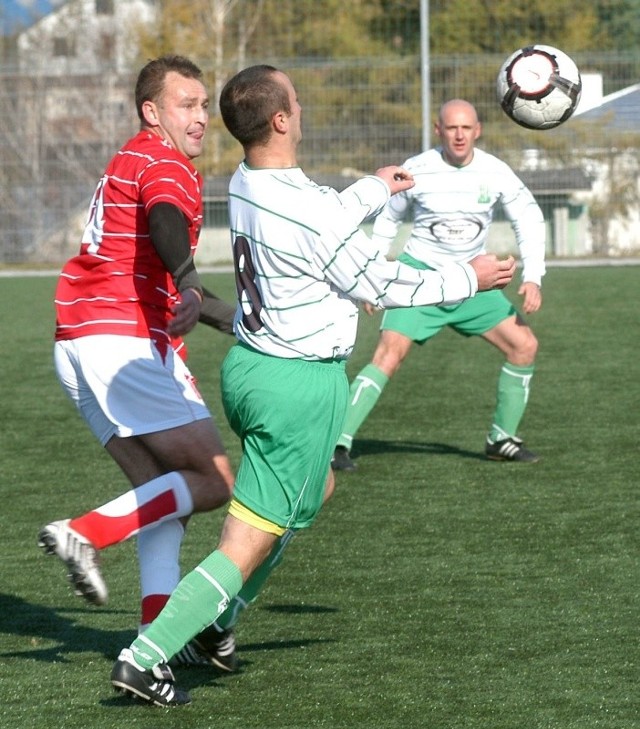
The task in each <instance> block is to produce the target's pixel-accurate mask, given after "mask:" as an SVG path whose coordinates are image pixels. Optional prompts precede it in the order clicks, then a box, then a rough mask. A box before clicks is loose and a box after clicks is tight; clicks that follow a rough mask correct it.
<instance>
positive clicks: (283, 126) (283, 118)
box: [273, 111, 289, 133]
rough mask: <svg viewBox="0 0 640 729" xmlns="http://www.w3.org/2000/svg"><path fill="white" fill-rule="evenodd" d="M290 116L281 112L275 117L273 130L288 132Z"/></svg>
mask: <svg viewBox="0 0 640 729" xmlns="http://www.w3.org/2000/svg"><path fill="white" fill-rule="evenodd" d="M288 121H289V116H288V115H287V114H285V112H284V111H279V112H278V113H277V114H274V115H273V128H274V129H275V130H276V131H277V132H280V133H282V132H286V131H287V128H288Z"/></svg>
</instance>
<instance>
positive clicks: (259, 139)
mask: <svg viewBox="0 0 640 729" xmlns="http://www.w3.org/2000/svg"><path fill="white" fill-rule="evenodd" d="M276 73H278V69H277V68H275V67H274V66H269V65H267V64H262V65H258V66H249V68H245V69H244V70H243V71H240V72H239V73H237V74H236V75H235V76H233V77H232V78H230V79H229V80H228V81H227V83H226V84H225V85H224V88H223V89H222V93H221V94H220V114H221V115H222V121H223V122H224V124H225V126H226V127H227V129H228V130H229V132H231V134H232V135H233V136H234V137H235V138H236V139H237V140H238V141H239V142H240V144H242V145H243V146H251V145H254V144H263V143H265V142H266V141H267V140H268V139H269V136H270V134H271V120H272V119H273V117H274V115H275V114H277V113H278V112H279V111H284V112H285V113H286V114H291V104H290V103H289V94H288V92H287V90H286V88H285V87H284V86H283V85H282V84H281V83H280V82H279V81H278V80H277V79H276V78H275V74H276Z"/></svg>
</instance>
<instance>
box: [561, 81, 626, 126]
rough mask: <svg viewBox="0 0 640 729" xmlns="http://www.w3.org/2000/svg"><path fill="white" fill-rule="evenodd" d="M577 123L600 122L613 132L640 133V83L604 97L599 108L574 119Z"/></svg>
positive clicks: (575, 116) (576, 115) (577, 114)
mask: <svg viewBox="0 0 640 729" xmlns="http://www.w3.org/2000/svg"><path fill="white" fill-rule="evenodd" d="M573 119H574V121H576V122H581V121H584V122H599V123H601V124H602V125H603V126H604V128H605V129H608V130H610V131H612V132H614V131H615V132H633V133H638V132H639V131H640V124H639V123H638V119H640V83H638V84H634V85H633V86H627V87H626V88H624V89H621V90H620V91H616V92H615V93H613V94H608V95H607V96H603V97H602V101H601V102H600V103H599V104H598V106H596V107H594V108H591V109H589V110H588V111H585V112H582V113H576V114H574V117H573Z"/></svg>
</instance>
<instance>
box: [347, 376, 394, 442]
mask: <svg viewBox="0 0 640 729" xmlns="http://www.w3.org/2000/svg"><path fill="white" fill-rule="evenodd" d="M387 382H389V378H388V377H387V376H386V375H385V374H384V372H382V370H379V369H378V368H377V367H376V366H375V365H372V364H368V365H367V366H366V367H365V368H364V369H362V370H361V371H360V373H359V374H358V375H356V378H355V380H354V381H353V382H352V383H351V387H350V388H349V404H348V405H347V413H346V415H345V419H344V425H343V426H342V434H341V435H340V437H339V438H338V445H339V446H344V447H345V448H348V449H351V446H352V444H353V438H354V436H355V434H356V433H357V432H358V429H359V428H360V426H361V425H362V423H364V421H365V420H366V419H367V416H368V415H369V413H370V412H371V411H372V410H373V407H374V405H375V404H376V403H377V402H378V398H379V397H380V395H382V391H383V390H384V388H385V386H386V384H387Z"/></svg>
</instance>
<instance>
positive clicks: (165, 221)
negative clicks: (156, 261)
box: [149, 203, 236, 334]
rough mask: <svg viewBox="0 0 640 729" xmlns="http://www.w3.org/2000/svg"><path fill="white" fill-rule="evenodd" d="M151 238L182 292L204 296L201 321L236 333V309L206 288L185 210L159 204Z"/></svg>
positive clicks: (153, 215) (151, 214)
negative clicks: (200, 274)
mask: <svg viewBox="0 0 640 729" xmlns="http://www.w3.org/2000/svg"><path fill="white" fill-rule="evenodd" d="M149 235H150V236H151V243H152V245H153V247H154V248H155V249H156V251H157V253H158V255H159V256H160V260H161V261H162V262H163V263H164V265H165V266H166V267H167V270H168V271H169V272H170V273H171V275H172V276H173V280H174V282H175V284H176V288H177V289H178V291H184V290H185V289H196V290H197V291H199V292H200V293H201V294H202V305H201V307H200V317H199V319H198V321H200V322H202V323H203V324H207V325H208V326H210V327H214V328H215V329H219V330H220V331H221V332H224V333H225V334H233V317H234V315H235V311H236V310H235V308H234V307H233V306H231V305H230V304H227V302H226V301H223V300H222V299H220V298H218V297H217V296H216V295H215V294H213V293H211V291H208V290H207V289H205V288H204V286H203V285H202V283H201V282H200V276H199V275H198V272H197V270H196V267H195V263H194V262H193V256H192V255H191V245H190V243H189V228H188V225H187V221H186V219H185V217H184V215H183V214H182V211H181V210H180V209H179V208H177V207H176V206H175V205H171V203H157V204H156V205H154V206H153V207H152V208H151V210H150V212H149Z"/></svg>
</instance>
